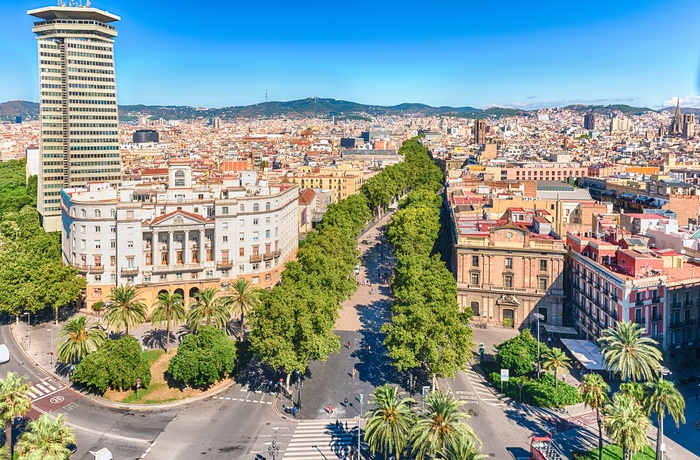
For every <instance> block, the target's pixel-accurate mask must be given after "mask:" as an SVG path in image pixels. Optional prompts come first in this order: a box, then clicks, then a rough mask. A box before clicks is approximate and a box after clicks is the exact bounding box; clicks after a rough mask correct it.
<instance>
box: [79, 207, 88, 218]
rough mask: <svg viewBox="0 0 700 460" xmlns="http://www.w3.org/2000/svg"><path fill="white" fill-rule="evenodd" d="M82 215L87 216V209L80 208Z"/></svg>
mask: <svg viewBox="0 0 700 460" xmlns="http://www.w3.org/2000/svg"><path fill="white" fill-rule="evenodd" d="M80 217H87V211H85V210H84V209H81V210H80Z"/></svg>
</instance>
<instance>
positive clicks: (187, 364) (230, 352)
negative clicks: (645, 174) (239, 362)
mask: <svg viewBox="0 0 700 460" xmlns="http://www.w3.org/2000/svg"><path fill="white" fill-rule="evenodd" d="M235 364H236V344H235V342H232V341H231V340H229V338H228V336H227V335H226V333H225V332H224V331H222V330H221V329H218V328H216V327H214V326H202V327H200V328H199V331H198V332H197V334H188V335H186V336H185V338H184V339H183V340H182V343H181V344H180V346H179V347H178V348H177V354H176V355H175V356H173V359H172V360H171V361H170V364H169V366H168V373H170V375H172V377H173V378H174V379H175V380H179V381H181V382H185V383H187V384H189V385H192V386H195V387H206V386H209V385H212V384H214V383H216V382H217V381H219V380H221V379H223V378H226V377H228V376H230V375H231V374H232V373H233V370H234V366H235Z"/></svg>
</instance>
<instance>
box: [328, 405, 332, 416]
mask: <svg viewBox="0 0 700 460" xmlns="http://www.w3.org/2000/svg"><path fill="white" fill-rule="evenodd" d="M328 413H329V414H333V404H329V405H328Z"/></svg>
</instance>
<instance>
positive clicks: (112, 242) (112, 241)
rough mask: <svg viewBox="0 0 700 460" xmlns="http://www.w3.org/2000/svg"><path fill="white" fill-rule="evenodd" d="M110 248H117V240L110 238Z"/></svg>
mask: <svg viewBox="0 0 700 460" xmlns="http://www.w3.org/2000/svg"><path fill="white" fill-rule="evenodd" d="M109 248H110V249H117V240H110V242H109Z"/></svg>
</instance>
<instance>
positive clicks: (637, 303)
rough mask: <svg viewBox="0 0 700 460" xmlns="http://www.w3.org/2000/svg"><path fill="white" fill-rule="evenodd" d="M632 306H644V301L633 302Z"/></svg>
mask: <svg viewBox="0 0 700 460" xmlns="http://www.w3.org/2000/svg"><path fill="white" fill-rule="evenodd" d="M634 304H635V305H636V306H638V307H641V306H642V305H644V301H643V300H642V299H637V300H636V301H635V302H634Z"/></svg>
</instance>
